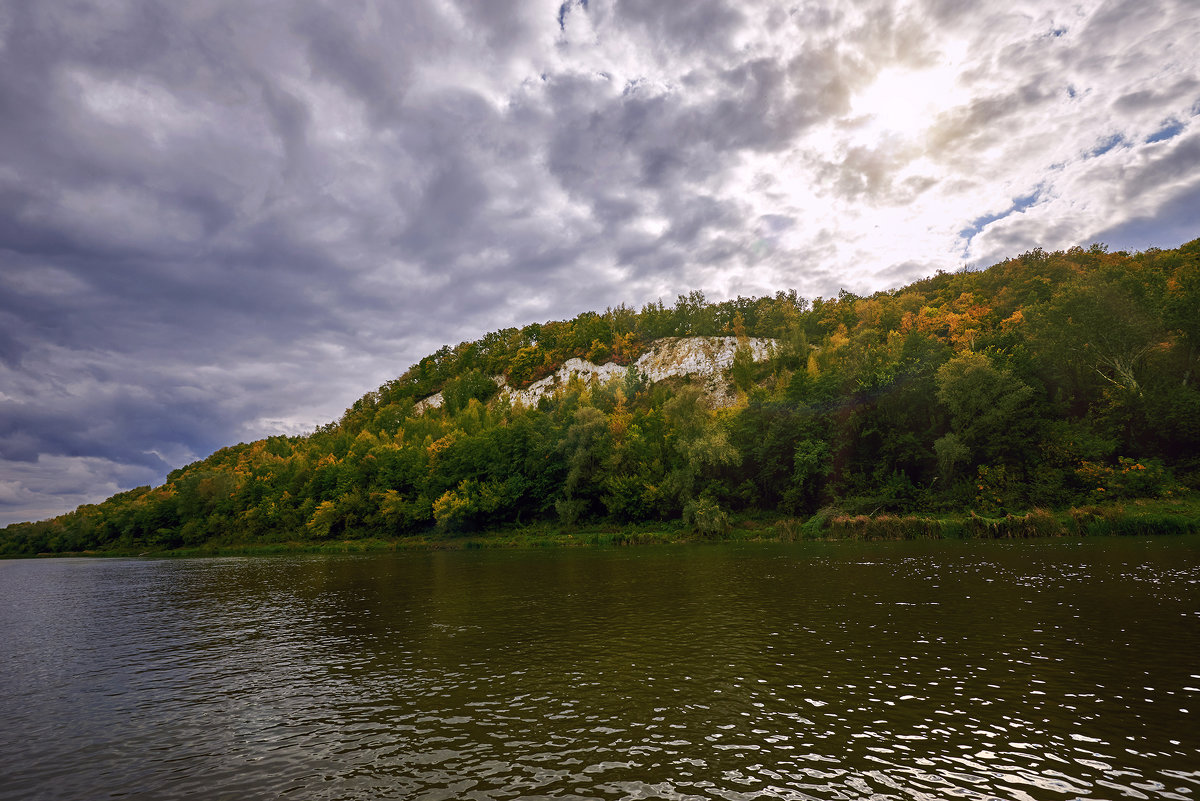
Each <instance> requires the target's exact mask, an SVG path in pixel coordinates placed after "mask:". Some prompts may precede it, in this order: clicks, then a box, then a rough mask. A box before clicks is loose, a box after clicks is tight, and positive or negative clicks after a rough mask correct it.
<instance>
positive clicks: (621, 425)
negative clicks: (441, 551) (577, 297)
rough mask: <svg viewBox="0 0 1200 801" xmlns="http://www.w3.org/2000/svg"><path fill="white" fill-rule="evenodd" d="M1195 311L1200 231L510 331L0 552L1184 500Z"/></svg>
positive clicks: (1199, 465)
mask: <svg viewBox="0 0 1200 801" xmlns="http://www.w3.org/2000/svg"><path fill="white" fill-rule="evenodd" d="M1198 309H1200V240H1196V241H1193V242H1190V243H1188V244H1186V245H1184V246H1182V247H1180V248H1178V249H1175V250H1150V251H1146V252H1144V253H1136V254H1129V253H1123V252H1122V253H1109V252H1107V251H1106V250H1105V249H1104V248H1103V247H1101V246H1093V247H1092V248H1090V249H1086V250H1085V249H1080V248H1075V249H1072V250H1069V251H1066V252H1057V253H1044V252H1042V251H1040V250H1038V251H1033V252H1031V253H1026V254H1024V255H1022V256H1020V257H1018V258H1014V259H1010V260H1008V261H1005V262H1003V263H1000V264H997V265H995V266H993V267H991V268H989V269H987V270H982V271H978V272H962V273H954V274H949V273H938V274H937V275H935V276H932V277H930V278H927V279H924V280H922V281H918V282H916V283H914V284H911V285H910V286H907V287H904V288H901V289H897V290H892V291H887V292H881V293H877V294H875V295H871V296H869V297H858V296H855V295H853V294H850V293H845V292H843V293H841V294H840V295H839V296H838V297H837V298H830V299H822V298H817V299H815V300H813V301H811V302H809V301H807V300H806V299H804V298H800V297H798V296H797V295H796V294H795V293H794V292H791V293H783V292H781V293H778V294H776V295H775V296H773V297H764V298H737V299H736V300H730V301H725V302H722V303H708V302H706V301H705V299H704V297H703V296H702V295H700V294H699V293H693V294H692V295H688V296H680V298H679V299H678V301H677V302H676V303H675V305H674V306H671V307H668V306H665V305H664V304H662V303H661V302H659V303H652V304H648V305H646V306H644V307H643V308H642V309H640V310H636V311H635V310H633V309H629V308H626V307H618V308H617V309H609V310H607V311H605V312H603V313H594V312H589V313H586V314H582V315H580V316H579V317H576V318H574V319H573V320H567V321H552V322H546V323H542V324H531V325H527V326H524V327H522V328H509V329H504V330H502V331H497V332H493V333H491V334H488V335H486V336H485V337H482V338H481V339H479V340H476V341H473V342H464V343H461V344H460V345H458V346H456V347H444V348H442V349H441V350H439V351H438V352H437V353H434V354H431V355H430V356H428V357H426V358H424V359H422V360H421V361H420V362H418V363H417V364H415V365H413V366H412V367H411V368H410V369H409V370H408V371H407V372H405V373H404V374H403V375H402V376H400V377H399V378H397V379H395V380H394V381H390V382H388V383H387V384H385V385H384V386H382V387H380V388H379V389H378V390H376V391H373V392H369V393H367V394H366V395H364V396H363V397H362V398H361V399H360V400H358V401H356V402H355V403H354V404H353V405H352V406H351V408H350V409H348V410H347V411H346V412H345V414H344V415H343V416H342V418H341V419H340V420H338V421H336V422H332V423H330V424H328V425H326V426H323V427H321V428H320V429H318V430H317V431H315V432H313V433H312V434H311V435H308V436H304V437H270V438H268V439H265V440H260V441H257V442H253V443H249V444H240V445H236V446H233V447H229V448H224V449H222V450H220V451H218V452H217V453H215V454H213V455H212V456H210V457H208V458H207V459H204V460H202V461H200V462H196V463H195V464H191V465H188V466H187V467H184V468H182V469H180V470H177V471H175V472H173V473H172V474H171V475H170V476H169V478H168V480H167V482H166V484H164V485H163V486H161V487H156V488H149V487H142V488H139V489H136V490H132V491H130V492H126V493H122V494H120V495H116V496H114V497H112V498H110V499H108V500H107V501H104V502H103V503H100V504H96V505H89V506H83V507H80V508H79V509H78V510H76V511H74V512H71V513H69V514H65V515H62V516H60V517H57V518H54V519H53V520H49V521H42V522H40V523H23V524H17V525H13V526H9V527H8V528H7V529H4V530H3V532H2V533H0V553H6V554H22V553H24V554H28V553H40V552H59V551H80V550H85V549H105V548H123V549H131V548H141V547H145V548H171V547H181V546H194V545H198V544H202V543H209V542H214V541H220V542H272V541H286V540H291V539H296V538H302V539H312V540H323V539H333V538H338V539H352V538H357V537H387V538H392V537H405V536H409V535H422V536H429V535H433V536H446V537H452V536H454V535H456V534H457V533H459V532H468V531H487V530H491V529H494V528H496V527H503V526H508V525H512V524H527V523H531V522H535V521H553V522H555V523H556V524H558V525H562V526H568V527H570V526H573V525H576V524H579V523H581V522H588V521H606V522H608V523H613V524H627V523H636V522H638V521H652V520H677V519H680V518H683V519H684V520H685V521H687V522H688V523H689V524H691V525H692V526H694V527H695V528H697V529H699V530H709V531H720V530H722V529H723V528H724V527H725V526H727V525H728V521H729V520H730V518H731V517H732V518H737V517H738V516H745V515H751V516H753V515H764V514H768V515H772V514H779V515H788V516H794V517H800V518H803V517H808V516H810V515H813V514H814V513H816V512H817V511H818V510H820V509H822V508H826V507H831V506H836V507H837V508H839V509H841V510H843V511H844V512H846V513H851V514H854V513H864V514H871V513H885V512H892V513H912V512H919V513H941V512H975V513H978V514H981V515H983V514H987V515H1002V514H1005V513H1008V512H1020V511H1024V510H1027V509H1031V508H1049V509H1064V508H1067V507H1070V506H1074V505H1097V504H1103V503H1106V502H1112V501H1121V500H1124V501H1130V500H1134V499H1144V498H1162V497H1178V496H1179V495H1180V494H1186V493H1188V492H1190V491H1192V490H1194V489H1195V488H1196V486H1197V484H1198V483H1200V390H1198V389H1197V385H1196V378H1195V371H1196V366H1197V361H1198V359H1200V313H1198V312H1197V310H1198Z"/></svg>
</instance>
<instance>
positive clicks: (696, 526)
mask: <svg viewBox="0 0 1200 801" xmlns="http://www.w3.org/2000/svg"><path fill="white" fill-rule="evenodd" d="M683 522H684V523H686V524H687V525H689V526H691V527H692V530H693V531H695V532H696V533H697V534H703V535H704V536H706V537H718V536H721V537H723V536H725V535H727V534H728V533H729V528H730V526H729V515H728V514H727V513H726V512H725V510H724V509H722V508H721V506H720V504H718V503H717V502H716V501H714V500H713V499H712V498H697V499H695V500H691V501H688V502H687V503H686V504H684V506H683Z"/></svg>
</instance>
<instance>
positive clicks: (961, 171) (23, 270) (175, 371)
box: [0, 0, 1200, 522]
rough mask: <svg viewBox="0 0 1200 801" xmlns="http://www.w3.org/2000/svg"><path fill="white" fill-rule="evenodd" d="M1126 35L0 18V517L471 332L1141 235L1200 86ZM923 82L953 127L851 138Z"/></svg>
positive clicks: (793, 10) (482, 14)
mask: <svg viewBox="0 0 1200 801" xmlns="http://www.w3.org/2000/svg"><path fill="white" fill-rule="evenodd" d="M1135 12H1136V9H1134V8H1133V7H1132V6H1130V5H1128V4H1122V3H1114V4H1108V5H1106V6H1103V7H1100V6H1097V5H1096V4H1084V5H1083V6H1080V7H1078V8H1073V9H1072V10H1071V11H1070V12H1069V13H1066V12H1057V11H1056V10H1055V9H1053V8H1051V7H1049V6H1043V5H1041V4H1039V3H1016V4H1013V3H1004V4H999V3H995V4H986V5H979V4H974V5H968V4H961V3H948V2H941V0H928V1H927V2H923V3H907V2H900V1H899V0H897V1H896V2H891V1H890V0H862V2H856V3H827V2H801V3H789V4H783V3H775V2H762V3H756V2H737V3H735V2H730V1H729V0H703V1H702V2H695V3H688V4H684V5H680V4H671V3H662V2H651V1H649V0H646V1H643V0H608V1H607V2H604V1H602V0H591V2H579V0H572V1H571V2H567V3H563V2H561V1H560V0H547V1H546V2H529V0H505V1H504V2H497V1H496V0H457V1H456V2H434V1H433V0H428V1H426V0H413V1H412V2H406V3H402V4H397V3H381V2H374V1H373V0H350V1H349V2H339V3H333V2H316V1H315V0H299V1H297V2H283V1H282V0H277V1H276V2H265V3H254V4H249V5H248V4H245V3H236V2H228V0H192V2H188V3H170V2H163V1H162V0H93V1H88V0H85V1H83V2H75V3H69V4H68V3H66V2H61V0H40V1H39V2H32V1H29V2H21V1H18V0H14V1H12V2H9V3H7V4H5V5H3V7H0V212H2V213H0V522H5V521H7V520H13V519H23V518H27V517H38V516H45V515H48V514H51V513H54V512H58V511H62V510H64V509H66V508H69V507H70V506H73V505H75V504H77V503H80V502H83V501H89V500H93V501H94V500H97V499H99V498H102V497H104V496H105V495H108V494H110V493H112V492H114V491H117V490H118V489H122V488H128V487H130V486H133V485H134V484H141V483H148V482H154V481H160V480H161V479H162V477H163V475H164V474H165V472H166V470H167V469H169V468H170V467H175V466H178V465H180V464H182V463H184V462H186V461H188V460H190V459H193V458H198V457H202V456H204V455H207V454H208V453H209V452H210V451H212V450H213V449H215V448H217V447H219V446H221V445H224V444H229V443H231V442H236V441H238V440H244V439H253V438H257V437H261V436H264V435H266V434H271V433H276V432H288V433H298V432H300V431H304V430H307V429H310V428H311V427H312V426H314V425H316V424H319V423H322V422H325V421H327V420H329V419H332V418H335V417H336V416H337V415H338V414H339V413H340V411H341V410H342V409H343V408H344V407H345V406H347V405H348V404H349V403H350V402H352V401H353V400H354V399H355V398H356V397H358V396H359V395H361V394H362V393H363V392H364V391H366V390H368V389H370V388H372V387H374V386H377V385H379V384H380V383H382V382H383V381H385V380H388V379H390V378H393V377H395V376H397V375H399V374H400V373H401V372H403V370H404V369H405V368H406V367H407V366H408V365H409V364H411V363H412V362H414V361H416V360H417V359H419V358H420V357H421V356H423V355H425V354H426V353H429V352H431V351H433V350H436V349H437V348H438V347H439V346H441V345H443V344H447V343H455V342H458V341H461V340H464V339H472V338H475V337H478V336H480V335H481V334H483V333H485V332H486V331H488V330H491V329H495V328H500V327H503V326H507V325H520V324H524V323H526V322H530V321H535V320H537V321H540V320H545V319H552V318H563V317H569V316H572V315H574V314H577V313H579V312H581V311H585V310H588V309H597V308H603V307H605V306H608V305H616V304H618V303H627V304H631V305H640V304H642V303H645V302H647V301H650V300H654V299H657V298H659V297H662V298H664V299H665V300H666V301H667V302H671V300H672V299H673V298H674V296H675V295H676V294H679V293H684V292H687V291H690V290H692V289H702V290H704V291H705V292H707V293H708V294H709V295H710V296H712V297H722V296H729V295H734V294H752V293H761V292H773V291H775V290H777V289H781V288H786V287H790V286H795V287H798V288H799V289H801V291H803V292H805V293H806V294H809V295H815V294H823V295H826V296H828V295H831V294H835V293H836V291H837V288H838V287H839V286H842V285H845V286H849V287H851V288H854V289H856V290H857V291H866V290H869V289H878V288H883V285H884V282H886V284H887V285H894V284H896V283H902V282H903V281H905V280H908V279H910V278H914V277H917V276H918V275H919V274H920V273H921V272H922V271H925V272H927V271H929V269H932V267H933V266H937V267H953V266H955V264H954V260H956V259H958V258H960V254H962V253H964V251H965V252H966V253H967V255H966V258H967V259H968V260H971V259H982V258H986V257H987V256H989V255H991V254H993V253H995V254H997V255H998V256H1004V255H1010V253H1009V252H1002V248H1004V247H1020V248H1023V249H1027V248H1025V245H1026V243H1027V242H1029V241H1030V240H1032V239H1039V238H1040V240H1041V241H1036V242H1034V243H1033V244H1034V245H1038V244H1040V245H1045V246H1049V247H1053V246H1055V245H1056V244H1057V243H1058V240H1054V241H1045V240H1047V239H1053V238H1054V237H1059V238H1060V239H1062V238H1065V239H1071V238H1079V239H1086V238H1087V236H1088V235H1089V234H1090V233H1091V232H1093V231H1096V230H1110V231H1113V232H1115V233H1116V234H1119V235H1122V236H1124V235H1128V236H1129V237H1132V238H1135V239H1137V238H1146V239H1148V240H1152V239H1153V238H1154V232H1155V231H1156V230H1160V231H1169V232H1171V235H1175V234H1176V233H1177V232H1178V231H1182V230H1184V229H1186V228H1187V222H1188V221H1187V219H1186V217H1187V215H1186V214H1183V213H1181V212H1179V211H1178V209H1177V204H1178V203H1182V202H1184V201H1186V200H1188V199H1190V198H1192V194H1189V192H1192V193H1194V187H1188V186H1185V185H1183V184H1182V183H1181V180H1180V179H1179V177H1178V172H1179V171H1180V170H1183V169H1185V168H1186V165H1187V160H1188V159H1189V158H1192V157H1194V155H1195V154H1194V153H1193V150H1194V137H1195V123H1194V122H1193V119H1194V114H1195V111H1194V107H1195V105H1196V100H1197V98H1196V97H1195V96H1194V95H1195V87H1196V86H1197V85H1200V84H1197V81H1198V80H1200V76H1197V74H1196V70H1195V68H1194V64H1193V65H1190V66H1189V65H1188V64H1181V63H1179V62H1178V61H1171V60H1170V59H1169V58H1167V57H1165V56H1163V55H1162V53H1164V52H1168V51H1171V48H1170V47H1166V46H1165V45H1164V42H1167V43H1169V42H1174V43H1176V44H1175V52H1181V49H1180V48H1182V47H1183V46H1184V45H1183V44H1180V43H1183V42H1187V41H1190V40H1189V39H1188V36H1189V33H1190V32H1191V31H1192V29H1194V28H1195V25H1194V21H1191V22H1189V20H1192V17H1193V16H1194V15H1189V14H1188V13H1187V6H1186V5H1185V4H1180V3H1168V2H1162V3H1159V4H1158V5H1157V6H1156V7H1155V11H1154V13H1153V14H1151V13H1144V14H1141V13H1135ZM1189 26H1190V27H1189ZM1189 52H1190V51H1189ZM953 53H961V54H965V55H963V56H962V57H961V59H960V62H956V66H955V69H957V70H958V72H959V78H960V81H959V84H958V87H959V88H960V89H962V90H963V91H964V92H966V96H965V97H964V98H962V99H957V100H955V101H954V102H953V103H948V104H943V105H942V106H939V107H938V108H937V109H935V111H934V112H933V113H932V114H931V117H930V119H929V120H928V121H927V124H926V125H924V128H923V131H922V132H921V134H920V135H919V136H916V137H912V138H910V139H908V140H905V141H903V142H902V141H901V139H902V138H903V136H902V135H900V134H897V133H895V132H888V131H887V130H886V129H885V130H884V132H883V133H878V134H872V135H867V133H864V132H870V131H872V130H874V129H873V128H872V125H873V124H874V123H873V122H872V120H874V119H875V118H874V116H873V114H874V113H875V111H876V110H875V109H871V108H867V109H864V108H862V106H861V103H859V102H858V101H857V100H856V99H857V98H860V96H861V93H862V92H863V91H864V90H866V89H868V88H869V87H870V86H871V85H872V84H873V82H875V81H876V80H877V78H878V77H879V76H880V75H881V74H883V73H884V72H886V71H887V70H889V69H891V70H900V71H907V72H915V73H920V72H921V71H922V70H936V69H940V68H942V67H943V66H944V62H945V60H946V59H947V58H949V57H950V56H949V55H947V54H951V55H952V54H953ZM906 74H907V73H906ZM1151 78H1153V80H1152V79H1151ZM1189 93H1190V94H1189ZM1170 126H1176V127H1170ZM1167 130H1169V131H1170V135H1169V136H1168V135H1166V134H1164V133H1162V132H1163V131H1167ZM1114 136H1120V137H1121V138H1120V140H1119V141H1120V142H1122V146H1121V147H1117V148H1113V149H1112V150H1110V151H1108V152H1105V153H1102V154H1098V155H1096V156H1095V157H1093V158H1091V159H1090V160H1085V159H1083V158H1082V154H1084V153H1086V152H1087V151H1088V150H1089V149H1094V148H1095V144H1096V142H1098V141H1105V140H1106V139H1107V138H1109V137H1114ZM1113 141H1117V140H1113ZM1057 143H1062V146H1059V145H1058V144H1057ZM1047 175H1050V176H1051V177H1049V178H1047ZM1043 185H1045V191H1044V193H1042V194H1041V195H1039V197H1038V202H1037V203H1036V204H1031V205H1029V206H1027V207H1022V208H1021V209H1020V210H1019V211H1014V210H1013V209H1012V206H1013V198H1019V197H1023V196H1025V195H1027V194H1028V193H1029V192H1030V191H1031V188H1032V187H1038V186H1043ZM1097 186H1105V187H1106V189H1105V192H1103V193H1098V192H1096V191H1095V188H1096V187H1097ZM1100 196H1102V197H1104V198H1113V199H1114V200H1113V201H1112V202H1111V203H1109V202H1108V201H1105V203H1107V204H1108V205H1097V206H1096V207H1095V208H1094V210H1093V214H1094V216H1095V217H1096V219H1103V220H1104V222H1103V224H1101V223H1098V222H1087V221H1080V220H1079V219H1076V217H1073V216H1072V215H1077V214H1078V212H1077V207H1078V199H1079V198H1080V197H1100ZM1072 202H1073V203H1075V204H1076V205H1071V203H1072ZM1118 202H1123V203H1125V204H1126V205H1127V206H1128V207H1129V208H1127V209H1122V208H1120V207H1119V206H1118V205H1117V203H1118ZM880 214H883V215H884V217H885V218H886V217H887V215H888V214H891V215H892V218H895V219H894V220H893V223H891V224H892V225H893V226H900V227H899V228H894V227H893V228H892V229H889V228H888V227H887V226H886V225H882V227H881V219H882V218H879V216H878V215H880ZM897 215H899V216H897ZM914 215H918V216H914ZM919 215H924V216H919ZM901 218H903V219H901ZM888 219H891V218H888ZM1159 220H1162V221H1163V226H1164V227H1162V228H1156V221H1159ZM931 221H936V224H935V222H931ZM939 226H940V228H941V229H944V231H941V232H939V231H940V229H939ZM1122 226H1124V227H1122ZM961 231H970V232H971V233H970V236H968V237H966V239H963V238H961V237H959V236H958V233H959V232H961ZM1121 232H1125V233H1121ZM918 235H920V236H922V237H924V238H916V237H917V236H918ZM898 241H899V242H903V243H906V244H905V245H904V248H901V249H900V250H898V249H897V244H896V243H897V242H898ZM1138 241H1141V240H1140V239H1139V240H1138ZM1074 243H1075V242H1074V241H1068V242H1065V244H1074ZM1160 244H1172V243H1170V242H1166V243H1160ZM909 251H911V252H909Z"/></svg>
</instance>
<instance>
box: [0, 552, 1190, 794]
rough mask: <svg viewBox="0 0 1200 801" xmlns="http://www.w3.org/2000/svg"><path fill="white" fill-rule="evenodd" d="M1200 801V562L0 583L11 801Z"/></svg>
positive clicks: (875, 555)
mask: <svg viewBox="0 0 1200 801" xmlns="http://www.w3.org/2000/svg"><path fill="white" fill-rule="evenodd" d="M1197 796H1200V539H1196V538H1159V539H1139V540H1116V539H1108V540H1099V541H1054V542H1049V541H1047V542H1022V543H958V542H954V543H885V544H869V545H864V544H796V545H790V546H785V545H778V546H753V547H751V546H708V547H703V546H695V547H690V546H689V547H674V548H661V549H660V548H637V549H629V550H581V551H567V550H555V551H490V552H488V551H484V552H456V553H418V554H398V555H397V554H387V555H375V556H365V557H287V558H247V559H228V560H186V561H184V560H179V561H172V560H42V561H19V562H2V563H0V798H3V799H17V798H20V799H27V798H47V799H50V798H53V799H60V798H109V797H121V798H156V799H157V798H180V797H197V798H237V799H249V798H281V797H293V798H303V799H310V798H316V799H333V798H346V799H350V798H362V799H372V798H413V799H439V798H462V799H492V798H495V799H511V798H561V799H574V798H613V799H616V798H630V799H634V798H637V799H641V798H669V799H684V798H688V799H692V798H694V799H709V798H721V799H742V798H746V799H773V798H783V799H812V798H816V799H855V798H880V799H884V798H886V799H893V798H894V799H923V798H938V799H942V798H956V797H957V798H967V799H988V798H1003V799H1073V798H1088V799H1106V798H1111V799H1117V798H1155V799H1157V798H1171V799H1190V798H1196V797H1197Z"/></svg>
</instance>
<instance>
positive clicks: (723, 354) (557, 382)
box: [413, 337, 775, 412]
mask: <svg viewBox="0 0 1200 801" xmlns="http://www.w3.org/2000/svg"><path fill="white" fill-rule="evenodd" d="M747 343H748V346H749V348H750V353H751V355H752V356H753V358H754V361H756V362H757V361H762V360H763V359H765V358H767V356H769V355H770V352H771V348H772V347H773V346H774V344H775V340H773V339H762V338H749V339H748V340H747ZM737 348H738V339H737V337H667V338H664V339H659V340H655V341H654V342H653V343H651V345H650V349H649V350H647V351H646V352H645V353H643V354H642V355H641V357H640V358H639V359H638V360H637V361H636V362H634V367H635V368H636V369H637V371H638V373H639V374H641V375H642V377H644V378H645V379H646V380H647V381H650V382H651V383H653V382H655V381H662V380H663V379H666V378H674V377H682V376H695V377H699V378H704V379H707V380H706V381H705V391H706V393H707V395H708V397H709V399H710V401H711V402H712V404H713V405H714V406H728V405H730V404H731V403H733V401H734V398H735V396H734V394H733V393H732V392H730V388H729V386H728V383H727V382H726V381H725V371H726V370H728V369H729V368H730V367H731V366H732V365H733V355H734V354H735V353H736V352H737ZM628 369H629V368H628V367H622V366H621V365H619V364H616V363H614V362H608V363H607V364H599V365H597V364H592V363H591V362H589V361H587V360H586V359H568V360H567V361H566V362H565V363H564V364H563V365H562V366H561V367H559V368H558V369H557V370H555V371H554V372H553V373H551V374H550V375H548V376H546V377H545V378H543V379H541V380H539V381H535V382H534V383H532V384H530V385H529V386H527V387H526V388H525V389H511V388H510V389H509V390H508V395H509V397H510V398H511V399H512V401H513V402H514V403H517V402H519V403H522V404H524V405H526V406H532V405H534V404H536V403H537V402H538V400H540V399H541V398H543V397H545V396H547V395H553V394H554V393H555V392H556V391H557V390H558V389H559V388H560V387H562V386H565V385H566V383H567V382H568V381H570V380H571V378H572V376H575V377H578V378H579V379H581V380H582V381H584V382H585V383H593V382H599V383H604V382H607V381H610V380H612V379H614V378H620V377H621V376H624V375H625V372H626V370H628ZM492 380H493V381H495V382H496V384H497V385H498V386H500V387H501V388H504V387H505V386H506V384H507V382H506V381H505V380H504V377H503V376H493V377H492ZM441 405H442V393H440V392H438V393H436V394H433V395H430V396H429V397H428V398H425V399H423V400H420V401H418V402H417V403H416V405H415V406H414V407H413V409H414V411H416V412H423V411H425V410H426V409H437V408H439V407H441Z"/></svg>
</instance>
